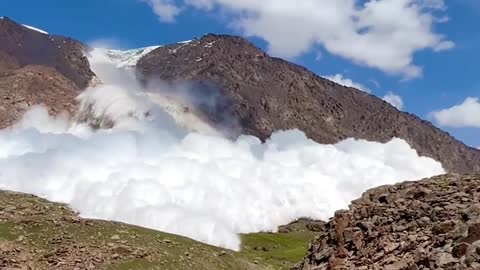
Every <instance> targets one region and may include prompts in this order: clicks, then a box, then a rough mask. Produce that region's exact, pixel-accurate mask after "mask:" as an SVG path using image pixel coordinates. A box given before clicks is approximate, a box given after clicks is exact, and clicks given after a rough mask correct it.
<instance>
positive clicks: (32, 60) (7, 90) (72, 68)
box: [0, 17, 94, 128]
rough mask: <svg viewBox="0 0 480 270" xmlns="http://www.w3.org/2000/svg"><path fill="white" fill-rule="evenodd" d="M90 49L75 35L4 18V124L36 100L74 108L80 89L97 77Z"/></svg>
mask: <svg viewBox="0 0 480 270" xmlns="http://www.w3.org/2000/svg"><path fill="white" fill-rule="evenodd" d="M86 50H87V48H86V47H85V46H83V45H82V44H81V43H80V42H78V41H75V40H73V39H70V38H65V37H61V36H54V35H48V34H44V33H41V32H38V31H35V30H32V29H29V28H27V27H24V26H22V25H19V24H17V23H16V22H14V21H12V20H10V19H9V18H6V17H4V18H2V19H0V128H5V127H7V126H9V125H10V124H12V123H13V122H15V121H16V120H18V119H19V118H20V117H21V116H22V115H23V113H24V112H25V111H26V110H27V109H28V107H30V106H31V105H34V104H45V105H47V107H48V108H49V109H50V112H51V113H57V112H60V111H70V112H73V111H74V104H75V102H74V100H75V97H76V96H77V95H78V91H79V90H81V89H83V88H85V87H87V86H88V84H89V82H90V81H91V80H92V78H93V77H94V73H93V72H92V71H91V70H90V65H89V63H88V60H87V58H86V57H85V56H84V51H86Z"/></svg>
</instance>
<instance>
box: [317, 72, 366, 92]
mask: <svg viewBox="0 0 480 270" xmlns="http://www.w3.org/2000/svg"><path fill="white" fill-rule="evenodd" d="M323 77H324V78H325V79H328V80H330V81H332V82H336V83H338V84H341V85H343V86H346V87H353V88H356V89H358V90H362V91H364V92H367V93H371V92H372V91H370V89H368V88H367V87H366V86H364V85H363V84H360V83H356V82H354V81H352V80H351V79H349V78H345V77H344V76H343V75H342V74H339V73H337V74H335V75H327V76H323Z"/></svg>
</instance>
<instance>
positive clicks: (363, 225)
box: [294, 174, 480, 270]
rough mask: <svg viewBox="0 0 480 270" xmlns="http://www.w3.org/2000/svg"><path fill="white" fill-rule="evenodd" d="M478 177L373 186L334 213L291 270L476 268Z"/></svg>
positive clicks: (479, 253) (479, 263)
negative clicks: (346, 208)
mask: <svg viewBox="0 0 480 270" xmlns="http://www.w3.org/2000/svg"><path fill="white" fill-rule="evenodd" d="M479 185H480V175H478V174H477V175H463V176H462V175H444V176H438V177H434V178H431V179H424V180H422V181H417V182H405V183H400V184H397V185H393V186H383V187H378V188H374V189H371V190H369V191H367V192H365V193H364V194H363V196H362V197H361V198H359V199H357V200H355V201H353V202H352V205H351V207H350V209H349V210H342V211H338V212H337V213H336V214H335V217H334V218H333V219H332V220H330V221H329V222H328V223H327V224H326V225H324V227H323V231H322V233H320V235H319V236H317V238H316V239H315V241H314V242H313V243H312V245H311V246H310V249H309V251H308V254H307V256H306V257H305V259H304V260H303V262H301V263H300V264H298V265H297V266H296V267H295V268H294V269H295V270H310V269H317V270H327V269H328V270H329V269H365V270H370V269H372V270H373V269H384V270H410V269H464V270H474V269H480V205H479V196H480V189H479V188H478V187H479Z"/></svg>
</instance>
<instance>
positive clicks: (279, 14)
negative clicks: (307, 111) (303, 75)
mask: <svg viewBox="0 0 480 270" xmlns="http://www.w3.org/2000/svg"><path fill="white" fill-rule="evenodd" d="M180 5H181V6H182V7H184V8H188V7H192V8H197V9H203V10H205V11H212V12H213V11H215V12H218V10H216V9H215V8H218V9H220V10H223V11H225V12H227V13H229V16H228V18H231V22H230V25H231V26H232V27H234V28H235V29H237V30H239V31H240V32H241V33H243V34H244V35H247V36H257V37H260V38H262V39H264V40H265V41H267V42H268V45H269V51H270V53H272V54H275V55H278V56H283V57H287V58H289V57H295V56H299V55H301V54H303V53H305V52H307V51H308V50H310V49H311V48H312V47H313V46H315V45H322V46H323V47H324V48H325V49H326V50H327V51H328V52H330V53H332V54H334V55H337V56H341V57H343V58H346V59H349V60H351V61H353V62H355V63H357V64H360V65H364V66H368V67H372V68H376V69H380V70H382V71H384V72H387V73H390V74H399V75H401V76H403V77H405V78H414V77H419V76H421V74H422V68H421V67H419V66H417V65H416V64H415V63H414V62H413V55H414V53H415V52H417V51H420V50H424V49H431V50H434V51H436V52H438V51H442V50H447V49H451V48H452V47H453V46H454V43H453V42H452V41H449V40H446V39H445V37H444V36H442V35H441V34H438V33H435V32H434V30H433V25H434V24H435V23H439V21H444V20H445V19H444V18H445V17H443V19H438V18H437V14H438V13H440V12H442V13H443V12H444V10H445V9H446V7H445V3H444V1H443V0H369V1H367V2H365V3H364V4H362V2H360V1H359V0H302V1H293V0H262V1H258V0H184V1H183V3H182V4H180Z"/></svg>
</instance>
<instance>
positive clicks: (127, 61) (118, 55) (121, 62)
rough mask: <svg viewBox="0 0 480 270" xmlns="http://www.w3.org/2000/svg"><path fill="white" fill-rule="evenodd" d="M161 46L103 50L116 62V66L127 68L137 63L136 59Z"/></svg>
mask: <svg viewBox="0 0 480 270" xmlns="http://www.w3.org/2000/svg"><path fill="white" fill-rule="evenodd" d="M159 47H161V46H149V47H144V48H138V49H131V50H126V51H122V50H105V53H106V55H107V56H108V58H109V59H110V60H111V61H112V62H114V63H115V64H116V66H117V67H118V68H128V67H134V66H136V65H137V63H138V61H139V60H140V59H141V58H142V57H144V56H145V55H147V54H148V53H150V52H151V51H153V50H155V49H157V48H159Z"/></svg>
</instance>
